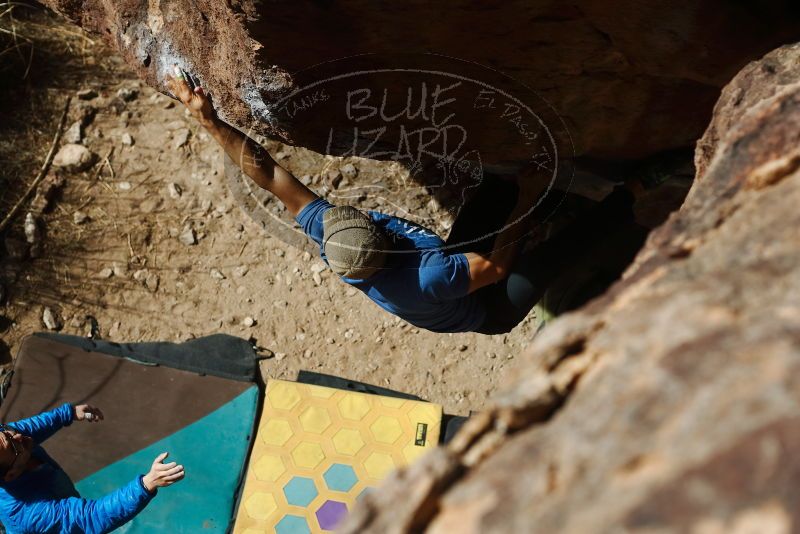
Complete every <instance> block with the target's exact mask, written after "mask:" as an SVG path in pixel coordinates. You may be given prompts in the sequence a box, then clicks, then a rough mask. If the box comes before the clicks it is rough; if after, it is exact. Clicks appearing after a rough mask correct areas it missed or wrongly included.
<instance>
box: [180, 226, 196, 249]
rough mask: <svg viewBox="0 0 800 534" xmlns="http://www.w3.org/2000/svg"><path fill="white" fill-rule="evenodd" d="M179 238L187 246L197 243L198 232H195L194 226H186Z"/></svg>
mask: <svg viewBox="0 0 800 534" xmlns="http://www.w3.org/2000/svg"><path fill="white" fill-rule="evenodd" d="M178 240H179V241H180V242H181V243H183V244H184V245H186V246H190V245H196V244H197V234H196V233H195V231H194V228H186V229H185V230H184V231H183V232H181V235H180V236H179V237H178Z"/></svg>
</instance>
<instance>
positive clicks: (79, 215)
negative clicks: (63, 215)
mask: <svg viewBox="0 0 800 534" xmlns="http://www.w3.org/2000/svg"><path fill="white" fill-rule="evenodd" d="M88 220H89V216H88V215H87V214H86V213H84V212H82V211H80V210H78V211H76V212H75V213H73V214H72V222H74V223H75V224H83V223H85V222H87V221H88Z"/></svg>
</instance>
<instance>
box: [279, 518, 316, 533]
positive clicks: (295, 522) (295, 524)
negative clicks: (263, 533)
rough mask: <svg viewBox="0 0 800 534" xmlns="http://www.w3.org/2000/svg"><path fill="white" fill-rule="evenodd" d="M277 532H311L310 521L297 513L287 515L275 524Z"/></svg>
mask: <svg viewBox="0 0 800 534" xmlns="http://www.w3.org/2000/svg"><path fill="white" fill-rule="evenodd" d="M275 533H276V534H311V529H310V528H308V523H306V520H305V519H304V518H302V517H298V516H296V515H285V516H283V519H281V520H280V521H278V524H277V525H275Z"/></svg>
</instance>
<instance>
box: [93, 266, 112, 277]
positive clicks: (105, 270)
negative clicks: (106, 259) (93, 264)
mask: <svg viewBox="0 0 800 534" xmlns="http://www.w3.org/2000/svg"><path fill="white" fill-rule="evenodd" d="M112 276H114V270H113V269H111V268H110V267H105V268H103V269H100V272H99V273H97V278H104V279H108V278H111V277H112Z"/></svg>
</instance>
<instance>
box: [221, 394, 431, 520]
mask: <svg viewBox="0 0 800 534" xmlns="http://www.w3.org/2000/svg"><path fill="white" fill-rule="evenodd" d="M441 420H442V408H441V406H439V405H437V404H430V403H426V402H420V401H413V400H406V399H398V398H393V397H383V396H379V395H369V394H366V393H356V392H353V391H346V390H339V389H332V388H326V387H322V386H313V385H309V384H299V383H295V382H287V381H283V380H269V381H268V382H267V393H266V398H265V399H264V407H263V410H262V412H261V419H260V422H259V425H258V430H257V434H256V438H255V440H254V446H253V451H252V453H251V456H250V462H249V464H248V469H247V476H246V479H245V485H244V489H243V491H242V498H241V500H240V502H241V503H242V504H241V505H240V506H239V510H238V512H237V515H236V525H235V527H234V530H233V532H234V534H244V533H245V532H246V533H252V532H265V533H266V532H276V533H277V534H294V533H300V534H305V533H309V534H310V533H314V534H320V533H324V532H331V531H333V530H335V529H336V527H337V525H339V524H340V523H341V521H342V519H343V518H344V517H345V516H346V515H347V511H348V510H349V509H351V508H352V507H353V506H354V505H355V503H356V499H357V498H358V497H359V496H360V495H362V494H364V493H365V492H367V491H369V490H370V489H371V488H374V487H375V486H377V485H379V484H380V482H381V480H382V479H383V478H384V477H386V475H387V474H389V473H390V472H391V471H392V469H394V468H395V467H401V466H404V465H407V464H408V463H410V462H412V461H414V460H415V459H416V458H418V457H419V456H420V455H422V453H424V452H425V451H426V450H428V449H430V448H432V447H435V446H436V444H437V443H438V441H439V430H440V426H441Z"/></svg>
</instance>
